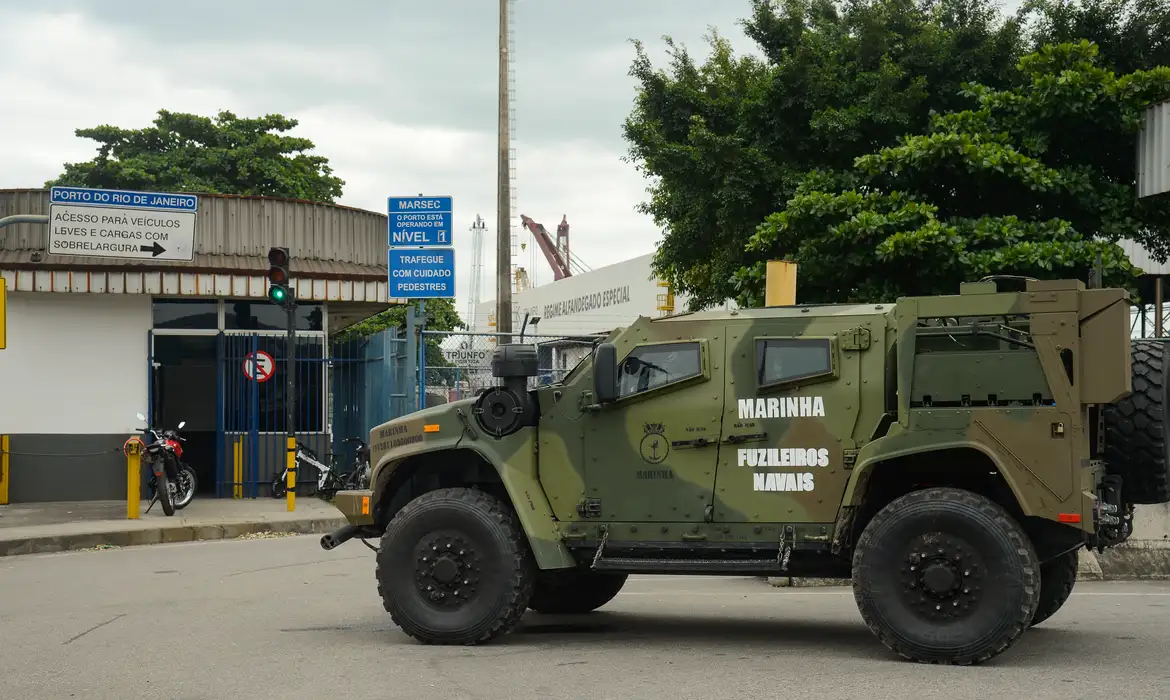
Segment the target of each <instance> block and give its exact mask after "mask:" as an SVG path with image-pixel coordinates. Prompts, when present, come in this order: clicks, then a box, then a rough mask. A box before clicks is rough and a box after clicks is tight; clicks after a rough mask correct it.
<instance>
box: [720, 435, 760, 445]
mask: <svg viewBox="0 0 1170 700" xmlns="http://www.w3.org/2000/svg"><path fill="white" fill-rule="evenodd" d="M766 439H768V434H767V433H749V434H746V435H728V436H727V439H726V440H724V442H726V443H727V444H729V445H738V444H740V443H744V442H748V441H755V440H766Z"/></svg>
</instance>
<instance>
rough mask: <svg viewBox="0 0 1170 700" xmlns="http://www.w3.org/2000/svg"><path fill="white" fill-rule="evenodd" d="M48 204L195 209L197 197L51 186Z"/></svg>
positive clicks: (175, 209)
mask: <svg viewBox="0 0 1170 700" xmlns="http://www.w3.org/2000/svg"><path fill="white" fill-rule="evenodd" d="M49 203H50V204H73V205H76V206H86V207H126V208H131V209H160V210H163V211H192V212H193V211H197V210H198V209H199V198H198V197H196V196H195V195H193V194H171V193H169V192H130V191H126V190H103V189H95V188H90V187H53V188H52V189H50V190H49Z"/></svg>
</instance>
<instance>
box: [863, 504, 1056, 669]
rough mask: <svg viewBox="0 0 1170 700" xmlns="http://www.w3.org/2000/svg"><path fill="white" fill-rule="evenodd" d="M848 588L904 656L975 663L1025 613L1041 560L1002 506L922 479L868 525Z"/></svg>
mask: <svg viewBox="0 0 1170 700" xmlns="http://www.w3.org/2000/svg"><path fill="white" fill-rule="evenodd" d="M853 595H854V598H855V599H856V600H857V607H858V609H859V610H860V611H861V616H862V618H863V619H864V620H865V623H866V624H867V625H869V628H870V629H871V630H872V631H873V633H874V634H875V635H877V637H878V639H880V640H881V641H882V643H883V644H885V645H886V646H887V647H889V648H890V649H891V650H893V651H894V652H896V653H898V654H899V655H901V656H902V657H903V658H906V659H909V660H911V661H919V662H926V663H949V664H973V663H980V662H983V661H986V660H987V659H990V658H992V657H993V656H996V655H998V654H1000V653H1002V652H1003V651H1005V650H1006V649H1007V648H1008V647H1010V646H1011V645H1012V644H1013V643H1015V641H1016V640H1017V639H1018V638H1019V637H1020V635H1021V634H1023V632H1024V630H1025V629H1027V627H1028V625H1029V623H1031V621H1032V616H1033V613H1034V612H1035V610H1036V604H1037V601H1038V599H1039V595H1040V565H1039V563H1038V562H1037V559H1036V550H1035V548H1034V547H1033V546H1032V543H1031V541H1030V540H1029V539H1028V537H1027V535H1025V534H1024V531H1023V530H1022V529H1021V528H1020V526H1019V524H1018V523H1017V522H1016V521H1015V520H1014V519H1013V518H1012V517H1011V516H1010V515H1009V514H1008V513H1007V511H1005V510H1004V509H1003V508H1002V507H1000V506H999V505H997V504H996V503H994V502H992V501H991V500H989V499H987V498H984V497H983V496H980V495H978V494H975V493H972V492H970V491H965V490H962V489H956V488H928V489H923V490H921V491H915V492H913V493H909V494H907V495H905V496H902V497H901V498H898V499H895V500H894V501H893V502H892V503H890V504H889V505H887V506H886V507H885V508H883V509H882V510H881V511H879V512H878V514H877V515H875V516H874V518H873V520H871V521H870V522H869V524H868V525H867V526H866V528H865V530H864V532H862V534H861V537H859V538H858V541H857V547H856V549H855V550H854V553H853Z"/></svg>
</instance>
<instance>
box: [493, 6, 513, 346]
mask: <svg viewBox="0 0 1170 700" xmlns="http://www.w3.org/2000/svg"><path fill="white" fill-rule="evenodd" d="M509 59H510V57H509V56H508V0H500V95H499V96H500V133H499V137H498V138H499V151H500V152H499V163H498V177H499V179H498V182H497V183H496V189H497V198H496V199H497V201H496V329H497V330H498V331H499V333H500V335H501V338H500V342H511V338H510V337H507V338H505V336H511V334H512V279H511V276H512V240H511V236H512V208H511V196H512V192H511V186H512V184H511V181H510V175H511V170H510V166H511V160H512V159H511V157H510V153H509V151H510V149H511V144H510V139H509V138H508V134H509V114H508V112H509V100H508V62H509Z"/></svg>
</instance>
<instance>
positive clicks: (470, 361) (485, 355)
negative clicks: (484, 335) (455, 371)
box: [442, 340, 492, 367]
mask: <svg viewBox="0 0 1170 700" xmlns="http://www.w3.org/2000/svg"><path fill="white" fill-rule="evenodd" d="M442 352H443V358H444V359H446V360H447V362H450V363H451V364H453V365H456V366H460V367H483V366H489V365H491V361H492V350H491V348H480V347H475V345H473V344H472V343H471V342H469V341H466V340H464V341H463V342H461V343H459V344H458V345H456V346H455V347H449V348H443V349H442Z"/></svg>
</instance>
